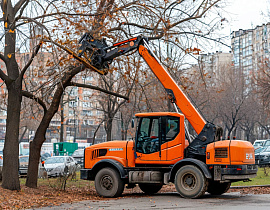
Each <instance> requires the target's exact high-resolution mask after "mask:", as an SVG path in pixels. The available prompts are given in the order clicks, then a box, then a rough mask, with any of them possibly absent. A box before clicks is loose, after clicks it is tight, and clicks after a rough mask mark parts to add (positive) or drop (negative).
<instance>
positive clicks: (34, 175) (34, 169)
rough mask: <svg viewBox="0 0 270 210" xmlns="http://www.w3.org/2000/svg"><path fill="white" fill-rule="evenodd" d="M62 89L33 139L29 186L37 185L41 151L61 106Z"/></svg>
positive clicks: (27, 183)
mask: <svg viewBox="0 0 270 210" xmlns="http://www.w3.org/2000/svg"><path fill="white" fill-rule="evenodd" d="M61 89H62V88H60V90H58V91H59V92H57V93H56V94H55V96H54V99H55V100H53V102H52V105H51V106H50V109H49V110H48V111H47V112H46V113H45V114H44V116H43V118H42V121H41V123H40V125H39V127H38V129H37V132H36V135H35V138H34V139H33V142H32V143H31V144H30V154H29V155H30V156H29V165H28V172H27V179H26V183H25V185H26V186H27V187H31V188H36V187H37V180H38V166H39V159H40V151H41V147H42V144H43V143H44V141H45V140H46V138H45V135H46V130H47V128H48V127H49V124H50V122H51V119H52V118H53V116H54V114H55V113H56V112H57V110H58V108H59V103H60V98H61V95H62V92H63V91H62V90H61ZM56 95H57V96H56ZM59 95H60V96H59Z"/></svg>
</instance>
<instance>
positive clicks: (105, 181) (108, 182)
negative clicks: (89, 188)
mask: <svg viewBox="0 0 270 210" xmlns="http://www.w3.org/2000/svg"><path fill="white" fill-rule="evenodd" d="M100 186H101V187H102V188H104V189H106V190H111V189H112V187H113V179H112V177H111V176H109V175H105V176H103V177H102V178H101V180H100Z"/></svg>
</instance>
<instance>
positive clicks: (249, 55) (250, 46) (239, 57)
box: [231, 23, 270, 81]
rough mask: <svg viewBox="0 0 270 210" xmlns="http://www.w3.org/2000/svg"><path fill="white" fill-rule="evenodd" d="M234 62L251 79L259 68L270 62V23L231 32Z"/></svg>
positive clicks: (236, 67)
mask: <svg viewBox="0 0 270 210" xmlns="http://www.w3.org/2000/svg"><path fill="white" fill-rule="evenodd" d="M231 46H232V52H233V64H234V67H235V69H239V70H240V71H239V73H242V74H243V76H245V77H246V79H247V81H249V80H250V79H251V78H252V76H253V75H254V74H256V72H257V71H258V70H259V68H265V67H266V66H265V64H267V63H268V62H269V50H270V23H267V24H263V25H261V26H257V27H256V28H254V29H247V30H243V29H240V30H238V31H233V32H232V33H231Z"/></svg>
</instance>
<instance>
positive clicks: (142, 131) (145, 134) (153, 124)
mask: <svg viewBox="0 0 270 210" xmlns="http://www.w3.org/2000/svg"><path fill="white" fill-rule="evenodd" d="M158 120H159V118H158V117H149V118H142V120H141V123H140V126H139V129H138V133H137V145H136V151H137V152H140V153H143V154H150V153H154V152H157V151H159V139H158V136H159V123H158Z"/></svg>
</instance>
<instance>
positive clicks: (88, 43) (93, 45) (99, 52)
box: [78, 33, 112, 70]
mask: <svg viewBox="0 0 270 210" xmlns="http://www.w3.org/2000/svg"><path fill="white" fill-rule="evenodd" d="M79 43H80V47H79V50H78V53H79V57H81V56H84V57H85V58H86V59H87V60H88V62H89V63H90V64H91V65H92V66H94V67H95V68H97V69H98V70H104V69H108V68H109V64H110V63H111V62H112V60H107V61H104V59H103V57H104V56H105V55H106V53H107V50H106V49H107V48H108V45H107V43H106V42H105V40H104V39H101V40H98V39H94V37H93V36H92V35H90V34H89V33H85V34H84V35H83V36H82V37H81V39H80V40H79Z"/></svg>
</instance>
